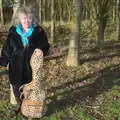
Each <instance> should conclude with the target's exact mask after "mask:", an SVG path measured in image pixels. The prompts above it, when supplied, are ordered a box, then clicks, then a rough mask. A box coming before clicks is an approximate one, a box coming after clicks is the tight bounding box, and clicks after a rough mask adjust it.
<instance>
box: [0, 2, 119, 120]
mask: <svg viewBox="0 0 120 120" xmlns="http://www.w3.org/2000/svg"><path fill="white" fill-rule="evenodd" d="M23 4H24V5H26V6H32V7H33V8H35V10H36V13H37V16H38V20H39V23H40V25H41V26H42V27H43V28H44V29H45V32H46V34H47V36H48V39H49V43H50V44H51V47H50V51H49V55H48V56H46V57H45V59H44V66H43V70H42V84H43V86H44V88H45V90H46V92H47V103H48V104H47V106H48V112H47V114H46V115H45V116H44V117H42V118H40V120H120V0H0V22H1V23H0V47H2V46H3V43H4V42H5V40H6V38H7V35H8V30H9V27H10V26H11V20H12V17H13V15H14V13H15V12H16V10H17V8H18V7H19V6H21V5H23ZM9 97H10V88H9V81H8V74H7V71H6V68H3V67H0V120H8V119H9V120H27V118H26V117H25V116H23V115H22V114H21V113H20V114H19V115H17V116H15V117H14V118H10V117H9V115H10V109H11V108H12V105H11V104H10V103H9Z"/></svg>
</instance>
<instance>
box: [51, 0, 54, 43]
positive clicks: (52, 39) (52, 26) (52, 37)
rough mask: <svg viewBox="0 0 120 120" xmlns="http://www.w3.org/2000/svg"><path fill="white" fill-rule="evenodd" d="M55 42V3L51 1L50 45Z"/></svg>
mask: <svg viewBox="0 0 120 120" xmlns="http://www.w3.org/2000/svg"><path fill="white" fill-rule="evenodd" d="M54 42H55V1H54V0H51V44H53V43H54Z"/></svg>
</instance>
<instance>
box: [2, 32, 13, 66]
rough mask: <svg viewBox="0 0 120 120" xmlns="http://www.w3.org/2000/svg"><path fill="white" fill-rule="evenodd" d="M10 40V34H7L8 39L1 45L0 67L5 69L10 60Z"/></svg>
mask: <svg viewBox="0 0 120 120" xmlns="http://www.w3.org/2000/svg"><path fill="white" fill-rule="evenodd" d="M10 39H11V34H10V33H9V34H8V38H7V40H6V42H5V43H4V45H3V48H2V50H1V56H0V65H1V66H4V67H7V64H8V62H9V60H10V56H11V51H12V49H11V45H10Z"/></svg>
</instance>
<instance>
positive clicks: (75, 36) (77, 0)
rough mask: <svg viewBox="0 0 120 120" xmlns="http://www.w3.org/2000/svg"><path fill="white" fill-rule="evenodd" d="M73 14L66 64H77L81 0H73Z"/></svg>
mask: <svg viewBox="0 0 120 120" xmlns="http://www.w3.org/2000/svg"><path fill="white" fill-rule="evenodd" d="M73 10H74V15H75V16H73V17H72V22H71V25H70V26H71V34H70V42H69V51H68V57H67V62H66V64H67V65H68V66H78V65H79V52H80V50H79V49H80V22H81V14H82V0H74V1H73Z"/></svg>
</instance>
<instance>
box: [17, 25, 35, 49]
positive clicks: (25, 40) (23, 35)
mask: <svg viewBox="0 0 120 120" xmlns="http://www.w3.org/2000/svg"><path fill="white" fill-rule="evenodd" d="M33 30H34V28H33V25H30V27H29V28H28V30H27V32H26V33H24V32H23V30H22V25H21V24H18V25H17V26H16V32H17V33H18V34H19V35H20V36H21V40H22V44H23V46H24V47H26V46H28V45H29V41H28V37H30V36H31V34H32V32H33Z"/></svg>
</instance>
